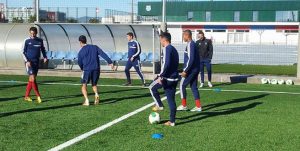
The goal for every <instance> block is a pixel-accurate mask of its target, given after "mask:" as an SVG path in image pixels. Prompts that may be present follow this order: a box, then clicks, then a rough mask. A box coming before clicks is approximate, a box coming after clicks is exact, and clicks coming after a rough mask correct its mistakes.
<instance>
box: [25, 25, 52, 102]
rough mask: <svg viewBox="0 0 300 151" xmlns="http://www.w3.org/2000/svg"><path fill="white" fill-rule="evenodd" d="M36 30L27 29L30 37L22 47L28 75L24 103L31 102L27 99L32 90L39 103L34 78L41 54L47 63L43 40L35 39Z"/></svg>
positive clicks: (39, 96)
mask: <svg viewBox="0 0 300 151" xmlns="http://www.w3.org/2000/svg"><path fill="white" fill-rule="evenodd" d="M37 33H38V31H37V28H36V27H31V28H30V29H29V34H30V37H29V38H28V39H26V40H25V42H24V47H23V59H24V61H25V67H26V71H27V74H28V75H29V80H28V84H27V87H26V93H25V98H24V100H25V101H28V102H32V99H31V98H30V97H29V95H30V91H31V89H32V88H33V90H34V92H35V94H36V96H37V102H38V103H41V102H42V99H41V95H40V92H39V90H38V85H37V83H36V76H37V74H38V70H39V61H40V55H41V52H42V54H43V57H44V62H47V56H46V50H45V47H44V43H43V39H41V38H38V37H37Z"/></svg>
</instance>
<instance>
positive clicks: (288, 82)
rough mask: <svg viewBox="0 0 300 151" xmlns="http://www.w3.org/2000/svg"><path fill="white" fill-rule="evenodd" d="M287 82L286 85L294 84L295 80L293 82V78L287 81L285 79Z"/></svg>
mask: <svg viewBox="0 0 300 151" xmlns="http://www.w3.org/2000/svg"><path fill="white" fill-rule="evenodd" d="M285 84H286V85H293V84H294V82H293V80H291V79H289V80H286V81H285Z"/></svg>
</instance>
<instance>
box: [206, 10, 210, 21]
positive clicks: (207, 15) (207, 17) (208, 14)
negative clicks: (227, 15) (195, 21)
mask: <svg viewBox="0 0 300 151" xmlns="http://www.w3.org/2000/svg"><path fill="white" fill-rule="evenodd" d="M205 21H207V22H210V21H211V12H205Z"/></svg>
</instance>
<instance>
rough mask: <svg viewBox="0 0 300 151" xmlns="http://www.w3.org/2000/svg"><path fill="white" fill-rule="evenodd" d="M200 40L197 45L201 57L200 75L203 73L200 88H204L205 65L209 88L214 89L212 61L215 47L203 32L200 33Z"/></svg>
mask: <svg viewBox="0 0 300 151" xmlns="http://www.w3.org/2000/svg"><path fill="white" fill-rule="evenodd" d="M198 37H199V40H197V42H196V45H197V49H198V51H199V55H200V73H201V83H200V88H202V87H203V86H204V65H205V67H206V70H207V76H208V86H209V87H210V88H211V87H213V85H212V83H211V74H212V73H211V72H212V70H211V59H212V57H213V45H212V41H211V40H210V39H207V38H206V37H205V36H204V33H203V31H199V34H198Z"/></svg>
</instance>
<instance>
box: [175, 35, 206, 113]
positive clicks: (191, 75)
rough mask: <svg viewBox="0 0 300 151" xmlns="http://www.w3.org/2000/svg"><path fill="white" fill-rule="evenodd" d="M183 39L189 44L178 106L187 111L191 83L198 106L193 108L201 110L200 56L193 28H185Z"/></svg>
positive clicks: (179, 108)
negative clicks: (199, 85) (187, 91)
mask: <svg viewBox="0 0 300 151" xmlns="http://www.w3.org/2000/svg"><path fill="white" fill-rule="evenodd" d="M183 40H184V41H185V42H187V46H186V48H185V51H184V68H183V72H182V73H181V77H182V79H181V81H180V95H181V105H180V106H178V107H177V110H178V111H186V110H187V109H188V108H187V105H186V87H187V85H188V84H189V85H190V87H191V89H192V92H193V95H194V98H195V103H196V107H194V108H193V109H191V111H192V112H201V110H202V108H201V103H200V96H199V92H198V87H197V83H198V75H199V69H200V67H199V62H200V57H199V53H198V50H197V48H196V43H195V42H194V41H193V40H192V32H191V30H185V31H184V32H183Z"/></svg>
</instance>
